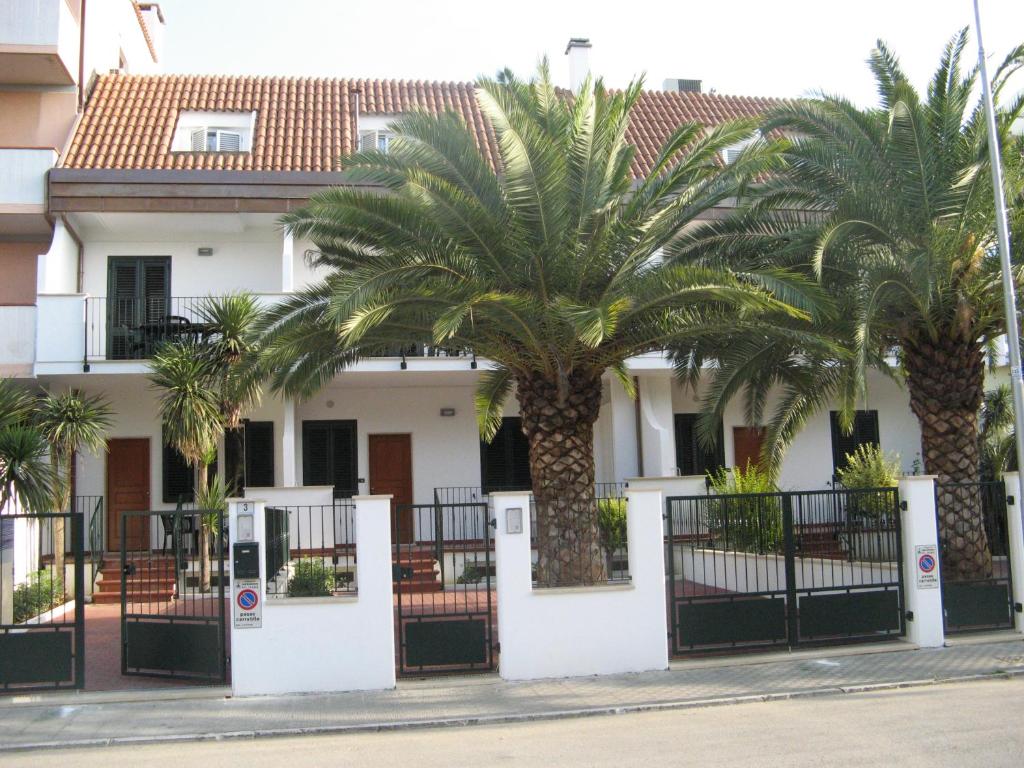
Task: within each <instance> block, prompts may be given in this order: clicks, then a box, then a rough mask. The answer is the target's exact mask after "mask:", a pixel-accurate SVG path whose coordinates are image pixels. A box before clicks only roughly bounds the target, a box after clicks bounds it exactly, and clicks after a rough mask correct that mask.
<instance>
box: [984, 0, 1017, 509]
mask: <svg viewBox="0 0 1024 768" xmlns="http://www.w3.org/2000/svg"><path fill="white" fill-rule="evenodd" d="M974 24H975V27H976V28H977V34H978V70H979V73H980V74H981V98H982V100H983V101H984V102H985V122H986V124H987V126H988V153H989V160H990V163H991V165H992V191H993V193H994V195H995V197H994V202H995V213H996V234H997V235H998V239H999V261H1000V264H1001V265H1002V273H1003V306H1004V309H1005V312H1006V342H1007V346H1008V347H1009V351H1010V389H1011V390H1012V391H1013V424H1014V431H1015V433H1016V447H1017V465H1018V467H1020V463H1021V462H1022V461H1024V388H1022V380H1021V379H1022V377H1021V365H1020V329H1019V328H1018V327H1017V298H1016V296H1015V293H1014V283H1013V273H1012V271H1011V267H1010V231H1009V226H1008V225H1007V222H1006V198H1005V195H1004V190H1003V168H1002V164H1001V163H1000V158H999V135H998V131H997V128H996V111H995V107H994V106H993V104H992V89H991V87H990V85H989V80H988V68H987V67H986V65H985V46H984V44H983V43H982V39H981V10H980V8H979V7H978V0H974ZM1018 480H1019V484H1018V486H1017V494H1018V497H1017V498H1018V499H1024V472H1021V473H1019V474H1018Z"/></svg>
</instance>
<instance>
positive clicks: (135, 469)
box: [107, 437, 150, 551]
mask: <svg viewBox="0 0 1024 768" xmlns="http://www.w3.org/2000/svg"><path fill="white" fill-rule="evenodd" d="M149 508H150V507H149V438H146V437H141V438H128V439H123V438H119V439H116V440H109V441H107V547H108V549H111V550H118V549H120V548H121V513H122V512H136V511H145V510H148V509H149ZM125 535H126V540H125V547H126V549H128V550H129V551H134V550H141V549H149V517H148V516H139V517H130V518H128V529H127V531H125Z"/></svg>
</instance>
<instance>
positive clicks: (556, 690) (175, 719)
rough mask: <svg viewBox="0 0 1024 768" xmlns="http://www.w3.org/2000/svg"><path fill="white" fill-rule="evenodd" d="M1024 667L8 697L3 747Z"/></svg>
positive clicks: (734, 697)
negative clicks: (265, 692) (256, 693)
mask: <svg viewBox="0 0 1024 768" xmlns="http://www.w3.org/2000/svg"><path fill="white" fill-rule="evenodd" d="M1016 674H1021V675H1024V638H1020V637H1019V636H1014V635H1009V634H1004V635H1001V636H999V637H996V638H993V637H991V636H990V637H987V638H981V639H980V641H979V639H975V640H973V641H971V640H968V641H964V640H959V641H955V644H953V645H952V646H951V647H948V648H942V649H932V650H915V649H914V648H913V647H912V646H909V645H906V644H895V643H892V644H887V645H886V646H884V647H879V646H876V647H871V646H859V647H856V648H853V649H851V648H844V649H830V650H828V651H813V652H800V653H797V654H791V655H784V654H772V655H765V656H761V657H757V658H752V657H740V658H731V659H727V660H724V659H717V660H706V661H688V662H674V663H673V665H672V669H671V670H669V671H667V672H653V673H645V674H639V675H617V676H610V677H600V678H599V677H589V678H573V679H564V680H545V681H539V682H530V683H505V682H502V681H501V680H500V679H499V678H498V677H497V676H496V675H487V676H477V677H458V678H433V679H429V680H402V681H400V682H399V685H398V688H397V689H396V690H393V691H383V692H374V693H342V694H330V695H297V696H274V697H257V698H247V699H231V698H227V697H226V696H225V695H224V690H223V689H214V690H209V689H207V690H205V691H204V690H203V689H191V690H183V691H177V692H174V693H171V692H165V691H153V692H148V693H143V692H141V691H132V692H129V693H126V694H120V695H118V694H111V693H105V694H81V695H78V696H74V695H68V694H60V695H57V694H47V695H39V696H35V697H20V698H19V697H8V698H6V699H0V752H2V751H6V750H12V749H26V748H32V747H44V746H45V747H54V746H62V747H70V746H88V745H105V744H114V743H140V742H147V741H174V740H188V739H212V738H252V737H255V736H271V735H295V734H300V733H327V732H345V731H354V730H383V729H390V728H399V727H425V726H430V725H433V726H440V725H469V724H476V723H495V722H512V721H517V720H529V719H544V718H557V717H570V716H584V715H597V714H616V713H620V712H623V711H640V710H650V709H667V708H683V707H692V706H711V705H714V704H725V703H735V702H737V701H744V700H764V699H770V698H786V697H791V696H796V695H815V694H838V693H849V692H855V691H857V690H862V689H863V688H864V687H873V686H882V687H884V686H894V685H911V684H916V685H921V684H929V683H934V682H937V681H943V680H945V681H948V680H956V679H964V678H972V677H979V676H987V675H1016Z"/></svg>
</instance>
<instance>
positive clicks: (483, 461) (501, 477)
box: [480, 416, 533, 493]
mask: <svg viewBox="0 0 1024 768" xmlns="http://www.w3.org/2000/svg"><path fill="white" fill-rule="evenodd" d="M480 479H481V485H482V486H483V491H484V493H491V492H492V491H510V490H513V491H518V490H529V489H530V488H531V487H532V485H533V484H532V481H531V478H530V444H529V442H527V440H526V435H524V434H523V422H522V419H520V418H519V417H518V416H508V417H506V418H504V419H502V420H501V427H499V429H498V433H497V434H496V435H495V436H494V439H493V440H491V442H490V443H485V442H483V441H481V442H480Z"/></svg>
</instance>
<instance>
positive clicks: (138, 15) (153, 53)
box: [132, 0, 157, 61]
mask: <svg viewBox="0 0 1024 768" xmlns="http://www.w3.org/2000/svg"><path fill="white" fill-rule="evenodd" d="M145 5H146V7H147V8H148V7H150V6H152V5H153V3H146V4H145ZM132 8H134V9H135V18H137V19H138V20H139V26H140V27H142V36H143V37H144V38H145V39H146V46H147V47H148V48H149V55H150V56H152V57H153V61H157V57H156V46H155V45H153V38H152V37H150V35H149V27H148V26H146V19H145V17H144V16H143V15H142V8H141V7H140V4H139V3H137V2H135V0H132Z"/></svg>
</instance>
